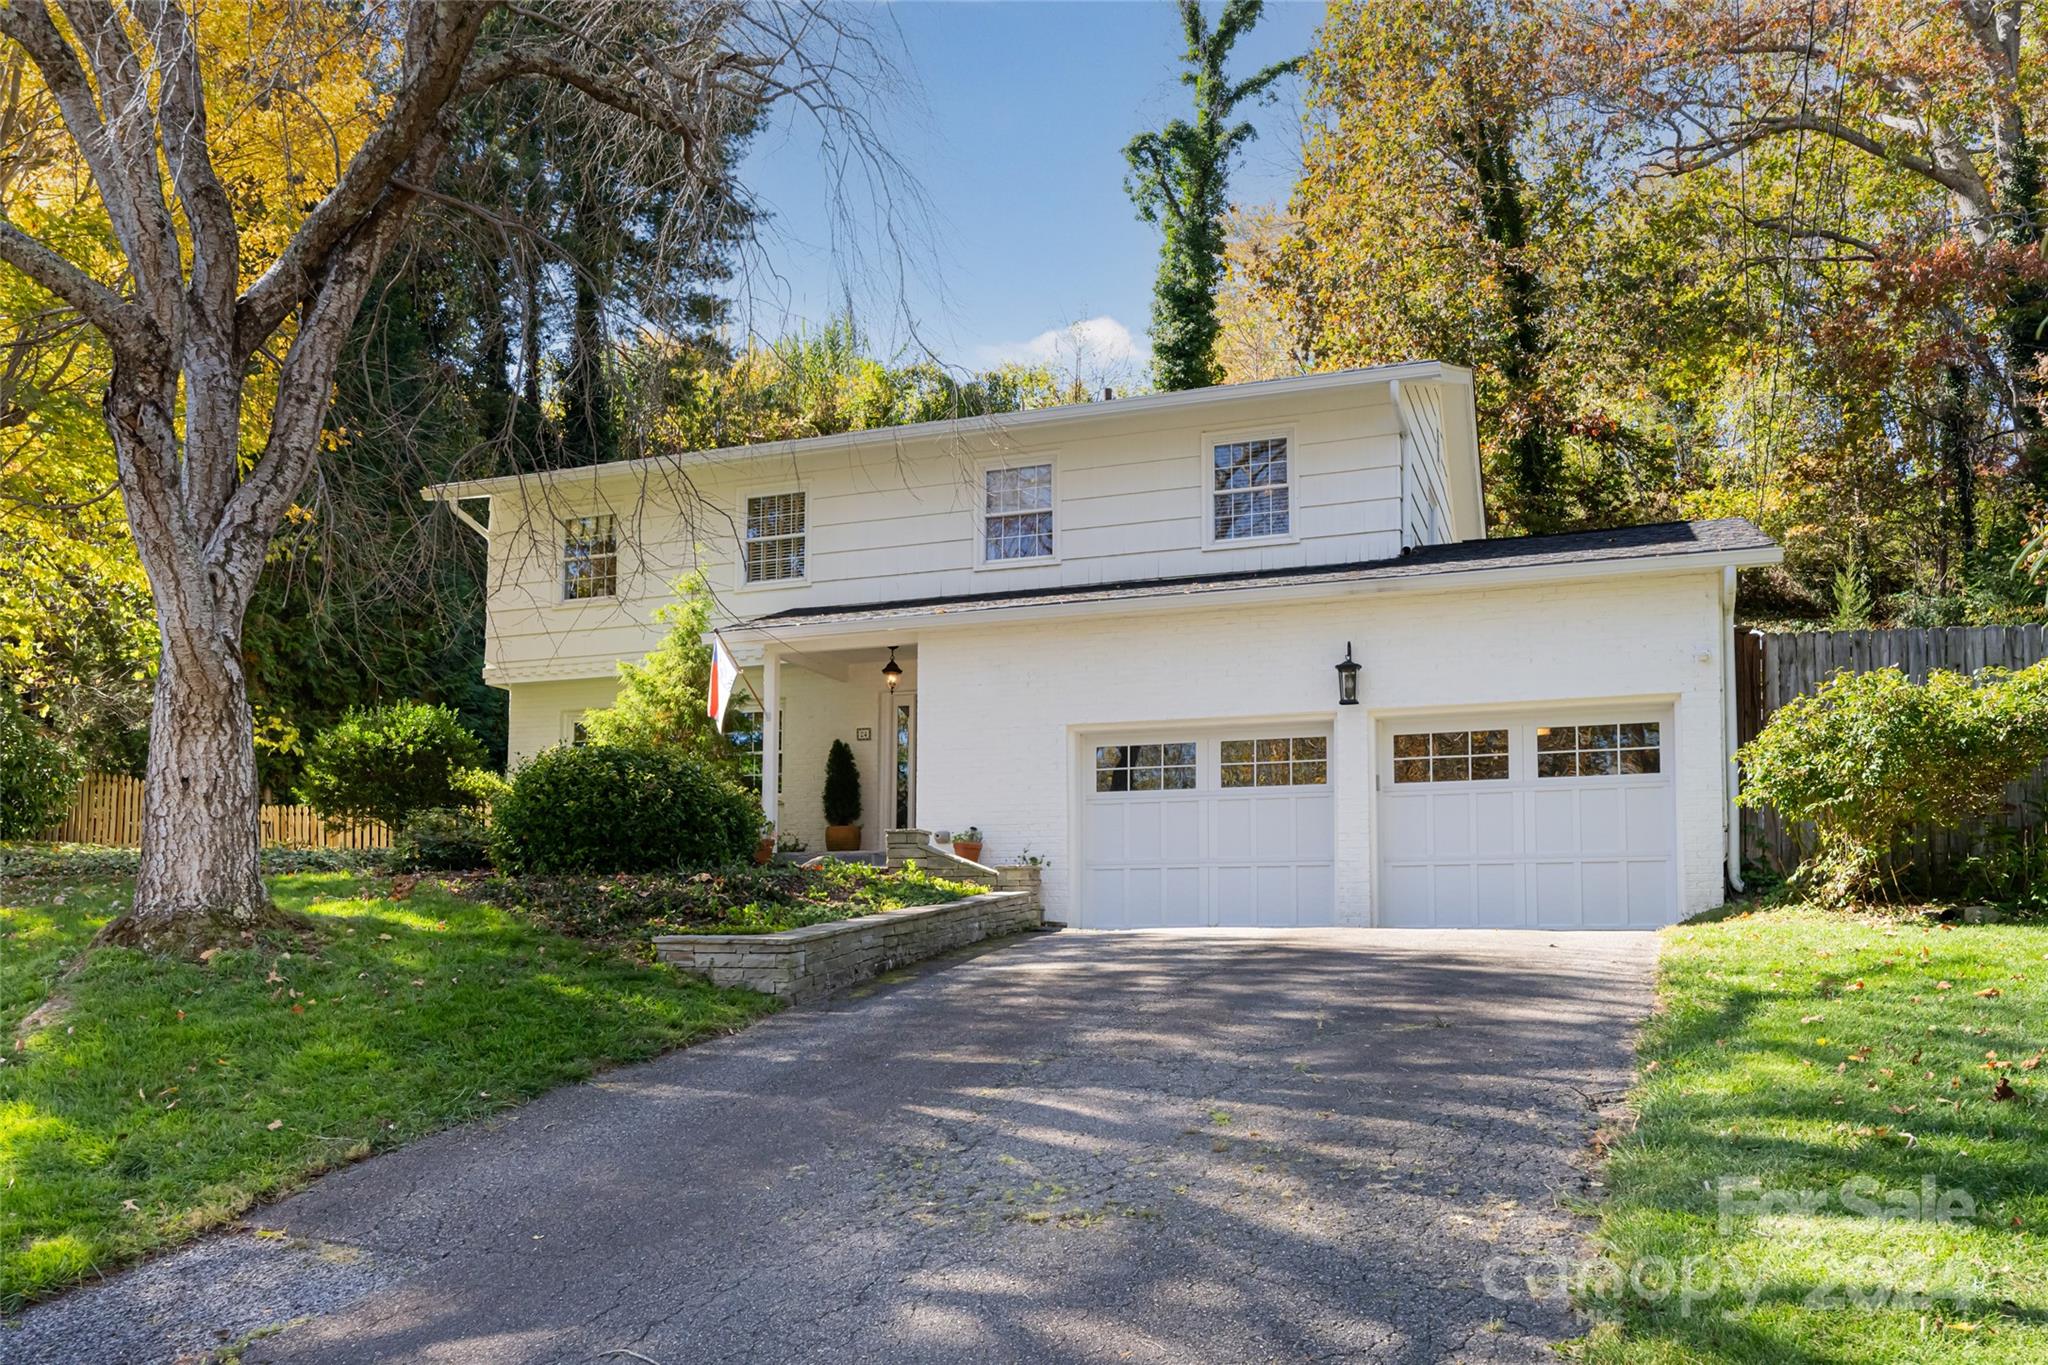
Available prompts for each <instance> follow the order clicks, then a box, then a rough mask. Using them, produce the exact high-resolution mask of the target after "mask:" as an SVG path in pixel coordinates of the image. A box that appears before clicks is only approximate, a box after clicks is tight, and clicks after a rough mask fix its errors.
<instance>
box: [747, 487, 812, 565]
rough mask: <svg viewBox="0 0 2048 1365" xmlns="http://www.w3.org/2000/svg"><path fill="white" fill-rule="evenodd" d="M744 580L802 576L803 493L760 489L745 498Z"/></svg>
mask: <svg viewBox="0 0 2048 1365" xmlns="http://www.w3.org/2000/svg"><path fill="white" fill-rule="evenodd" d="M746 567H747V582H749V583H775V582H781V581H785V580H791V579H801V578H802V577H803V576H804V495H803V494H802V493H764V494H760V495H757V496H755V497H750V498H748V499H747V541H746Z"/></svg>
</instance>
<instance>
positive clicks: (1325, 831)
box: [1078, 727, 1336, 929]
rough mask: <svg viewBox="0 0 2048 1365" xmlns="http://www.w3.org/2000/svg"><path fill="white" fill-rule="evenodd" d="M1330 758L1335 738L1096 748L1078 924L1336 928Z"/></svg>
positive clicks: (1119, 743)
mask: <svg viewBox="0 0 2048 1365" xmlns="http://www.w3.org/2000/svg"><path fill="white" fill-rule="evenodd" d="M1329 753H1330V738H1329V731H1328V730H1327V729H1326V728H1325V729H1314V728H1308V727H1294V728H1290V729H1286V730H1280V731H1276V730H1273V729H1270V728H1265V729H1260V728H1253V727H1239V728H1235V729H1211V730H1208V731H1206V732H1205V731H1203V730H1197V729H1193V728H1190V729H1186V730H1180V731H1161V732H1154V733H1147V734H1133V735H1113V736H1104V737H1091V738H1089V739H1087V740H1086V741H1085V742H1084V743H1083V745H1082V750H1081V758H1082V793H1081V804H1082V829H1081V851H1082V878H1081V904H1080V906H1079V915H1078V919H1079V922H1080V924H1081V925H1082V926H1084V927H1086V928H1091V929H1146V928H1162V927H1169V926H1177V925H1179V926H1206V925H1271V926H1275V927H1278V926H1285V925H1301V924H1330V923H1333V922H1334V915H1335V908H1336V889H1335V887H1336V884H1335V879H1334V877H1333V875H1332V861H1331V859H1332V852H1333V845H1334V841H1333V839H1332V829H1333V823H1332V816H1331V802H1330V781H1331V772H1330V761H1329Z"/></svg>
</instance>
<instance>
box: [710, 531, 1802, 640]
mask: <svg viewBox="0 0 2048 1365" xmlns="http://www.w3.org/2000/svg"><path fill="white" fill-rule="evenodd" d="M1784 558H1785V552H1784V551H1783V550H1782V549H1780V548H1779V547H1778V546H1776V545H1767V546H1764V545H1760V546H1756V547H1753V548H1750V549H1742V550H1710V551H1701V552H1699V553H1696V554H1685V555H1639V556H1631V557H1628V558H1620V559H1598V560H1576V561H1571V562H1568V563H1561V564H1522V565H1514V566H1512V567H1508V568H1489V567H1487V566H1485V565H1474V566H1471V567H1466V568H1447V569H1444V570H1442V571H1440V572H1435V573H1427V574H1403V575H1399V576H1389V577H1385V578H1353V579H1333V580H1325V581H1322V582H1316V583H1258V582H1251V583H1242V584H1230V585H1226V586H1218V587H1214V588H1199V589H1190V590H1187V591H1182V592H1156V593H1138V594H1134V595H1132V596H1129V597H1116V598H1101V599H1096V600H1093V601H1086V602H1025V603H1018V604H1013V605H1007V606H1004V605H994V604H991V605H988V606H976V605H973V604H968V605H963V606H959V607H954V608H943V607H941V608H930V607H913V608H906V609H904V610H903V611H900V612H892V613H889V614H887V615H876V616H866V617H862V618H860V619H858V620H844V619H841V620H832V619H823V620H816V621H808V620H803V619H801V618H799V619H796V620H787V621H778V620H775V619H774V618H766V617H764V618H757V619H756V620H754V621H740V622H734V623H731V624H728V625H724V626H721V627H719V630H720V632H721V633H722V634H725V635H726V636H728V637H730V638H733V639H749V640H760V641H764V642H766V641H788V640H799V639H805V640H811V639H822V638H826V637H852V636H860V635H864V634H868V633H873V634H877V635H886V634H889V633H890V632H892V631H895V632H900V631H903V630H905V629H909V628H915V629H917V630H920V631H922V630H933V629H939V630H951V629H957V628H961V627H967V626H976V625H983V624H987V623H990V622H995V621H1001V622H1012V621H1043V620H1059V619H1073V618H1080V617H1089V616H1118V615H1122V616H1130V615H1138V614H1143V613H1146V612H1151V611H1156V610H1159V609H1161V608H1163V607H1187V606H1191V605H1196V604H1198V603H1199V604H1202V605H1207V604H1210V603H1211V602H1213V604H1214V605H1217V606H1229V605H1234V604H1237V603H1241V602H1245V601H1255V602H1258V603H1260V604H1261V605H1265V604H1275V603H1293V602H1319V601H1334V600H1339V599H1342V598H1347V597H1362V596H1371V595H1375V594H1379V593H1387V592H1461V591H1469V590H1473V589H1480V588H1496V587H1514V586H1520V585H1525V584H1541V583H1566V582H1577V581H1590V580H1596V579H1603V578H1611V577H1615V576H1617V575H1621V574H1635V575H1638V576H1641V575H1646V574H1649V575H1666V574H1679V573H1698V572H1700V571H1702V570H1710V569H1723V568H1734V569H1750V568H1760V567H1763V566H1765V565H1771V564H1777V563H1780V562H1782V561H1783V560H1784ZM848 609H849V610H858V608H857V607H849V608H848Z"/></svg>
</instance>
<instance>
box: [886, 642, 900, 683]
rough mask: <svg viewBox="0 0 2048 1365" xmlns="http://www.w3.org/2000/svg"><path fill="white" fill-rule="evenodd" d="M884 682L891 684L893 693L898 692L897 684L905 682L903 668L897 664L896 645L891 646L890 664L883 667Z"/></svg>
mask: <svg viewBox="0 0 2048 1365" xmlns="http://www.w3.org/2000/svg"><path fill="white" fill-rule="evenodd" d="M882 681H883V682H885V683H887V684H889V690H890V691H891V692H894V691H895V690H896V684H897V683H900V682H902V681H903V668H902V666H901V665H900V664H898V663H897V662H896V646H894V645H890V646H889V662H888V663H885V664H883V665H882Z"/></svg>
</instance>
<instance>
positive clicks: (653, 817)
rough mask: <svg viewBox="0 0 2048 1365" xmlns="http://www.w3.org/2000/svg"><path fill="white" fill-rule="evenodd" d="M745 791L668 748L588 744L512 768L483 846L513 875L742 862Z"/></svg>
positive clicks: (753, 837) (753, 808) (752, 821)
mask: <svg viewBox="0 0 2048 1365" xmlns="http://www.w3.org/2000/svg"><path fill="white" fill-rule="evenodd" d="M760 832H761V810H760V807H759V806H758V805H757V804H756V803H755V799H754V797H753V796H752V795H751V794H749V793H748V792H747V791H745V790H744V789H743V788H741V787H738V786H736V785H734V784H733V783H732V782H730V781H728V780H727V779H726V778H724V777H722V776H720V775H719V774H718V773H717V772H715V771H714V770H713V769H712V768H710V767H709V766H708V765H706V764H704V763H702V762H700V761H698V760H696V759H693V758H690V757H688V756H687V755H685V754H683V753H681V752H680V751H678V750H675V749H653V748H629V747H624V746H617V745H608V744H588V745H584V746H582V747H579V748H560V749H550V750H548V751H547V752H545V753H543V754H541V755H540V756H539V757H538V758H536V759H534V760H533V761H532V762H531V763H529V764H527V765H526V766H525V767H523V768H521V769H520V770H519V771H518V772H517V773H516V774H514V775H513V778H512V789H511V791H509V792H508V793H506V794H505V795H504V796H502V797H500V798H499V799H498V801H497V802H496V804H495V805H494V806H493V807H492V811H491V855H492V861H494V862H495V863H496V864H497V865H498V867H500V868H501V869H503V870H504V871H506V872H511V873H515V874H540V875H562V874H573V873H582V872H591V873H599V874H602V873H608V872H663V871H694V870H696V869H699V868H707V867H722V866H726V865H729V864H732V863H738V862H743V861H745V860H746V859H748V858H749V857H751V856H752V854H753V851H754V847H755V844H756V842H757V841H758V839H759V838H760Z"/></svg>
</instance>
